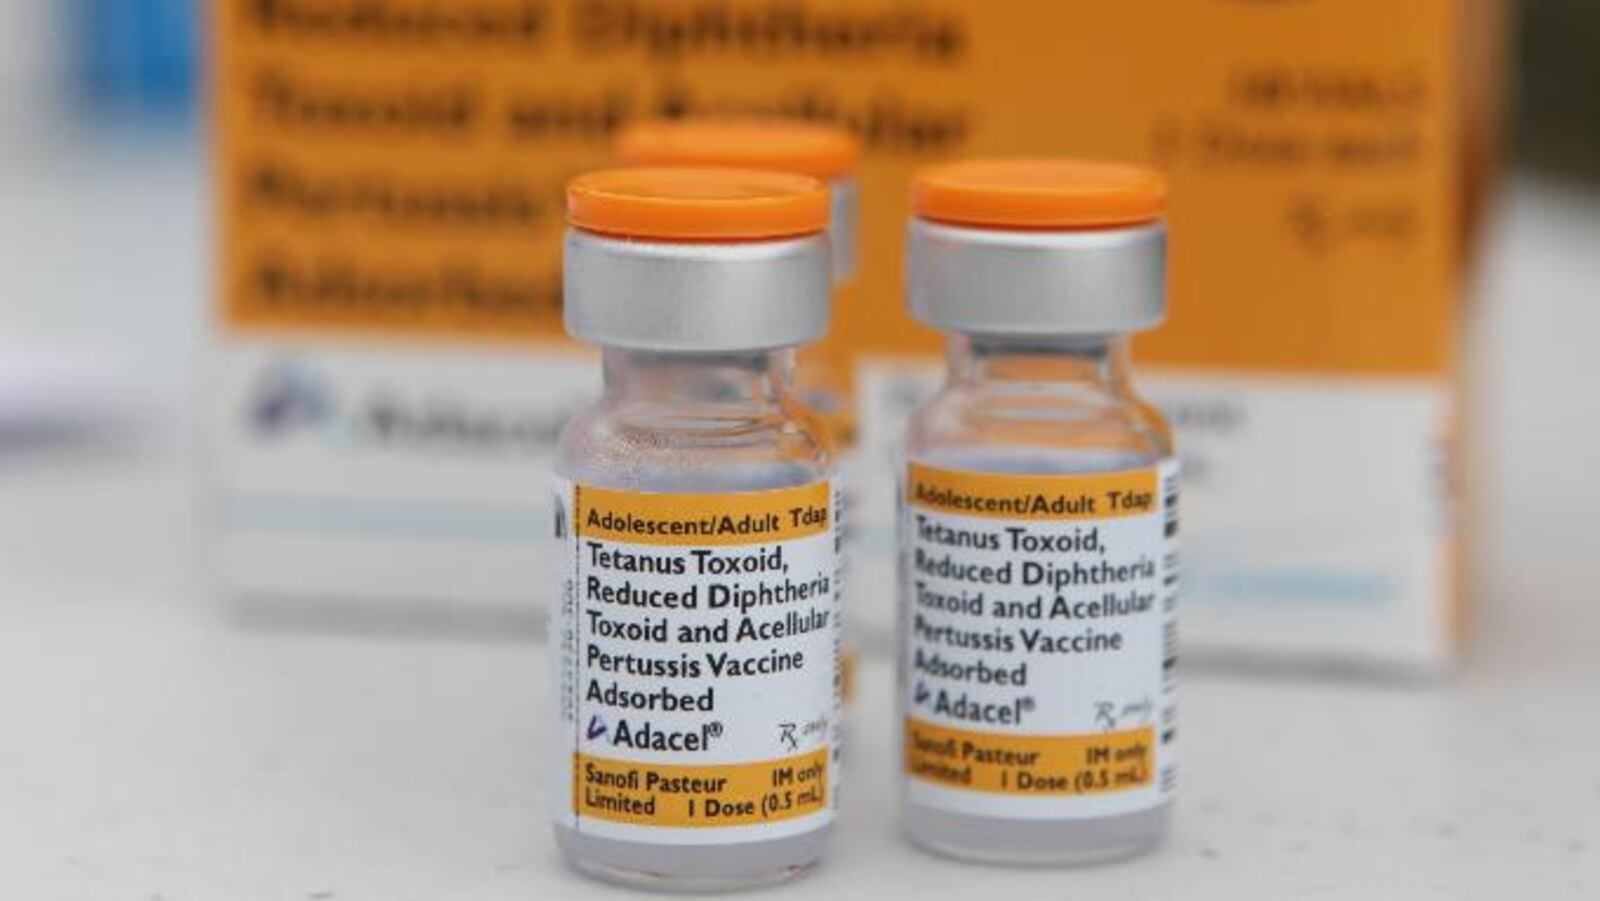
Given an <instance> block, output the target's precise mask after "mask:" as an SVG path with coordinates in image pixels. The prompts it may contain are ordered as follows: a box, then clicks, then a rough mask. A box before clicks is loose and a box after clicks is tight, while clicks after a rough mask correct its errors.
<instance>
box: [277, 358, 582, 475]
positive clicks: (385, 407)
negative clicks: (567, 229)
mask: <svg viewBox="0 0 1600 901" xmlns="http://www.w3.org/2000/svg"><path fill="white" fill-rule="evenodd" d="M351 378H352V379H353V378H354V377H351ZM363 382H364V383H363V384H360V385H358V386H356V388H355V389H353V390H352V389H351V388H350V387H349V386H346V385H338V386H337V387H338V389H339V390H335V386H336V385H335V381H334V379H333V378H332V377H331V376H330V374H329V371H328V370H327V369H326V367H323V366H319V365H317V364H316V363H314V362H313V361H312V360H310V359H309V358H307V357H305V356H302V355H290V356H284V357H281V358H278V359H276V360H274V361H272V362H271V363H270V364H268V365H267V366H266V368H265V369H263V370H262V372H261V375H260V376H259V378H258V379H257V382H256V386H255V389H254V391H252V392H251V394H250V396H249V400H248V408H249V409H248V420H249V426H250V430H251V432H252V433H253V434H254V435H256V436H257V437H258V438H259V439H262V440H267V441H282V440H287V439H288V438H289V437H290V436H292V435H295V434H299V433H302V432H305V433H314V434H316V435H318V436H319V437H320V438H321V440H322V441H323V442H325V443H326V444H328V445H329V446H331V447H336V448H340V449H362V448H366V449H370V448H384V449H390V450H403V451H414V452H426V453H454V454H475V455H483V456H542V455H545V454H548V453H549V452H550V449H551V448H552V447H554V445H555V442H556V438H557V437H558V436H559V435H560V432H561V426H562V424H563V423H565V422H566V420H567V418H568V417H569V416H570V415H571V412H572V409H570V408H571V407H574V406H575V405H576V404H578V403H580V402H581V401H582V398H581V397H576V396H575V397H573V398H571V399H570V400H569V402H568V403H567V404H564V405H562V406H561V407H560V408H558V409H549V408H541V409H517V408H513V407H510V406H508V405H505V404H495V403H490V402H486V401H482V400H480V399H476V398H472V397H470V396H469V395H468V394H467V392H465V391H462V390H459V389H457V390H446V389H444V388H441V387H438V386H432V387H427V386H416V385H407V386H400V385H397V384H393V383H391V382H389V381H387V380H385V379H382V378H381V377H377V378H374V377H367V378H365V379H363Z"/></svg>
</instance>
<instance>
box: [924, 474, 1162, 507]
mask: <svg viewBox="0 0 1600 901" xmlns="http://www.w3.org/2000/svg"><path fill="white" fill-rule="evenodd" d="M909 470H910V471H909V475H908V477H907V482H906V500H907V502H908V503H909V504H910V505H911V506H912V507H916V508H919V509H923V510H928V511H931V512H935V513H950V514H955V515H958V516H976V517H982V518H985V519H1015V520H1074V519H1109V518H1114V517H1121V516H1143V515H1145V514H1147V513H1154V512H1156V511H1157V510H1159V509H1160V508H1161V497H1160V494H1159V490H1158V486H1159V477H1158V475H1157V473H1156V470H1155V469H1154V468H1150V469H1134V470H1128V471H1125V472H1106V473H1088V474H1084V475H1032V474H1028V475H1012V474H1007V473H978V472H960V471H956V470H950V469H937V468H935V467H932V466H924V465H922V464H920V463H913V464H911V466H910V467H909Z"/></svg>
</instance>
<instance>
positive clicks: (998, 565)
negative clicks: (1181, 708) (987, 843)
mask: <svg viewBox="0 0 1600 901" xmlns="http://www.w3.org/2000/svg"><path fill="white" fill-rule="evenodd" d="M904 490H905V496H904V517H905V520H904V528H905V540H904V542H903V547H904V553H905V559H904V561H903V566H904V568H905V583H904V586H905V589H904V594H903V596H902V604H903V605H904V608H905V609H904V610H903V611H902V616H903V622H904V633H903V640H904V647H903V653H904V654H905V665H904V669H903V673H904V684H903V685H902V691H903V692H904V695H903V699H904V713H905V717H906V719H905V747H904V752H905V771H906V775H907V777H908V789H907V790H908V791H909V792H910V796H911V798H912V799H913V800H915V801H917V802H918V803H921V804H925V805H928V806H932V807H938V808H942V809H947V810H950V811H952V812H958V813H966V814H974V815H981V816H995V817H1011V818H1034V819H1047V818H1048V819H1079V818H1094V817H1102V816H1108V815H1115V814H1122V813H1132V812H1135V811H1140V810H1145V809H1148V808H1151V807H1155V806H1158V805H1160V804H1161V803H1163V802H1164V801H1166V800H1167V799H1168V798H1169V797H1170V796H1171V794H1172V792H1173V791H1174V790H1175V789H1176V782H1177V771H1176V757H1175V754H1174V751H1175V744H1174V742H1175V740H1176V737H1177V721H1176V707H1175V704H1174V701H1175V690H1176V688H1177V635H1176V621H1175V616H1176V607H1177V578H1178V561H1177V549H1176V536H1177V466H1176V464H1175V463H1174V462H1164V463H1162V464H1161V465H1159V466H1152V467H1149V468H1146V469H1137V470H1127V471H1121V472H1109V473H1093V474H1083V475H1033V474H1028V475H1012V474H998V473H980V472H963V471H955V470H949V469H938V468H934V467H930V466H923V465H920V464H915V463H913V464H912V465H910V467H909V468H908V472H907V477H906V481H905V483H904Z"/></svg>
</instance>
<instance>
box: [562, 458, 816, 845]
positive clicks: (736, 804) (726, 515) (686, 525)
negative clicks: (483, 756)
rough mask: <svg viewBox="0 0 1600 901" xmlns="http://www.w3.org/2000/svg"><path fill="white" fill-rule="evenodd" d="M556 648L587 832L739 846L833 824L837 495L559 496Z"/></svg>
mask: <svg viewBox="0 0 1600 901" xmlns="http://www.w3.org/2000/svg"><path fill="white" fill-rule="evenodd" d="M557 494H558V497H559V502H560V512H559V514H558V522H557V532H558V534H559V536H560V538H561V540H562V546H563V548H564V549H565V553H564V559H563V563H564V570H563V572H562V576H561V582H562V584H561V587H560V592H559V594H558V596H557V597H558V602H557V606H556V608H555V609H554V611H553V613H554V621H553V622H552V628H551V630H550V632H551V641H552V645H553V647H552V650H553V655H552V656H553V657H554V659H555V661H556V665H557V667H558V668H559V672H558V674H557V682H556V685H557V691H558V692H559V699H558V710H559V718H560V729H559V730H558V736H559V742H560V744H561V747H559V748H558V749H557V754H556V757H557V759H558V760H560V761H561V765H562V766H564V767H567V768H568V772H567V776H568V777H569V778H567V779H566V780H564V781H563V782H560V783H558V784H561V785H567V786H570V791H557V792H556V793H555V794H556V798H555V801H556V808H557V809H556V812H555V814H556V817H557V819H558V821H560V822H563V823H565V824H566V825H568V826H570V827H571V828H573V829H576V830H578V831H580V832H584V833H589V834H592V835H596V836H602V837H608V838H616V839H623V840H630V841H639V842H651V843H657V844H728V843H734V842H747V841H756V840H762V839H772V838H780V837H783V836H790V835H796V834H799V833H802V832H806V831H809V830H812V829H816V828H819V827H821V826H823V825H825V824H827V823H828V822H829V821H831V819H832V818H833V814H834V808H835V800H834V797H833V795H834V786H835V781H836V780H835V775H836V773H835V767H836V766H837V762H836V759H835V758H836V755H835V743H836V735H835V730H836V724H837V722H838V705H839V671H838V669H839V668H838V659H839V648H838V643H839V609H838V608H839V596H838V585H839V573H838V568H839V547H838V534H837V520H838V498H837V497H835V495H834V490H833V486H832V485H831V483H829V482H817V483H813V484H810V485H805V486H801V487H797V488H781V489H774V490H770V491H747V492H729V493H722V494H673V493H656V492H639V491H619V490H611V489H605V488H596V487H592V486H588V485H582V484H573V483H571V482H561V483H560V484H559V486H558V490H557Z"/></svg>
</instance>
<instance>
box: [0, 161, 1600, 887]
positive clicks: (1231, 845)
mask: <svg viewBox="0 0 1600 901" xmlns="http://www.w3.org/2000/svg"><path fill="white" fill-rule="evenodd" d="M84 165H87V164H86V163H84V162H83V161H81V160H80V161H76V162H74V161H70V160H69V161H65V162H63V161H59V160H56V161H40V162H38V163H37V166H38V170H39V171H38V172H36V173H34V174H33V175H32V176H30V177H29V178H28V179H25V180H20V181H17V180H16V179H17V176H16V175H15V174H13V175H11V176H8V177H7V181H8V182H11V181H15V183H14V184H8V185H7V187H8V193H7V196H8V197H11V198H14V199H12V200H10V201H8V203H9V204H10V212H8V213H7V214H6V215H5V216H3V217H0V239H3V240H4V241H5V242H6V245H7V246H14V247H22V248H24V251H25V252H24V253H21V254H15V255H13V256H14V259H13V260H12V262H11V263H8V266H10V267H11V268H10V269H9V270H8V271H5V272H0V296H5V297H7V298H13V297H16V298H25V299H23V300H20V301H19V302H17V303H12V304H8V305H6V306H5V307H4V308H0V327H5V328H9V329H11V330H12V331H13V332H14V333H24V334H44V335H50V336H54V337H61V336H72V337H74V339H76V338H77V337H82V336H84V335H89V336H90V337H93V338H97V339H105V340H107V341H114V339H116V338H117V337H118V334H119V333H120V332H124V331H126V330H127V329H129V328H133V329H136V330H138V331H137V335H138V336H139V340H138V341H135V342H131V343H125V344H124V345H118V346H124V347H126V348H128V349H129V351H128V352H129V353H130V354H131V358H132V359H133V360H135V361H136V363H137V365H136V366H134V367H133V368H132V369H130V370H129V371H130V379H131V380H132V381H133V382H134V383H136V384H135V385H134V387H135V388H136V389H137V390H135V391H134V392H133V393H134V394H135V395H136V396H137V398H138V403H139V404H141V405H142V406H141V410H142V414H141V416H140V420H141V421H142V422H143V423H144V425H142V426H140V427H138V428H133V429H123V430H118V431H116V432H114V433H111V434H107V435H102V436H90V437H89V438H88V439H86V440H77V441H73V442H70V443H67V444H64V445H62V444H56V443H51V442H45V443H43V444H37V445H36V444H31V443H28V442H22V443H20V444H11V445H5V446H0V499H3V500H0V686H4V687H3V688H0V702H3V709H5V711H6V712H7V714H8V715H9V721H10V723H11V726H10V728H8V729H5V730H0V873H3V874H4V877H3V881H4V883H5V885H6V886H7V888H8V891H7V892H6V894H7V895H8V896H9V895H12V894H14V895H15V896H16V897H22V898H28V899H30V901H52V899H73V901H77V899H101V898H106V899H112V898H115V899H138V901H153V899H163V901H188V899H197V901H214V899H230V901H233V899H237V901H256V899H262V901H266V899H273V901H276V899H342V901H353V899H382V901H409V899H417V901H437V899H441V898H450V899H474V901H476V899H518V901H526V899H529V898H547V897H548V898H554V897H589V898H603V897H613V896H615V897H622V896H624V895H633V894H634V893H632V892H627V891H625V890H622V889H615V888H610V887H606V886H602V885H597V884H594V883H591V882H588V881H587V880H584V879H583V878H581V877H579V876H576V875H574V874H572V873H570V872H569V871H567V870H566V869H564V868H563V867H562V865H561V863H560V861H559V858H558V856H557V853H556V851H555V847H554V844H553V841H552V839H551V837H550V834H549V831H548V827H547V826H546V818H545V814H544V810H545V805H544V801H543V797H542V792H543V786H542V785H541V779H540V776H541V773H542V771H543V769H544V767H545V764H546V763H547V761H546V760H545V758H544V748H543V742H542V741H541V740H540V728H539V724H540V717H541V715H542V713H543V710H544V707H543V698H542V685H541V676H542V673H543V662H542V650H541V648H540V646H539V643H538V641H537V640H536V639H535V638H534V637H533V636H531V635H527V634H522V633H515V634H501V635H499V636H498V637H495V638H485V637H483V636H482V634H480V635H479V636H478V637H472V636H470V635H466V634H461V633H459V632H457V633H452V634H422V633H417V632H394V631H391V632H382V631H379V632H362V631H351V630H338V629H331V628H323V629H301V630H294V629H288V628H281V627H280V628H274V629H264V628H262V627H259V626H257V627H247V626H244V625H241V624H239V623H237V622H235V621H233V620H231V619H230V618H229V617H227V616H226V615H224V613H223V612H222V611H220V610H218V609H217V608H216V606H215V605H213V604H212V603H211V602H210V601H209V600H208V598H207V597H206V592H205V591H204V588H203V586H202V585H201V583H200V580H199V579H198V578H197V577H196V576H195V575H194V573H195V571H196V566H195V563H196V560H197V559H198V554H197V551H196V549H195V547H196V543H197V539H199V538H203V536H198V535H197V534H196V529H195V524H194V517H193V506H194V476H193V469H194V452H193V449H192V447H191V446H190V442H189V440H188V436H189V434H190V433H191V430H192V425H193V421H192V416H191V414H189V412H188V410H189V409H190V407H191V406H192V405H191V403H190V394H189V392H191V391H192V390H193V386H194V379H193V378H192V375H193V372H194V371H195V369H196V361H197V360H198V357H197V355H196V352H195V350H194V347H195V344H196V341H197V335H198V334H199V331H200V329H199V327H198V323H199V322H200V318H199V317H200V313H199V310H200V305H201V298H202V296H203V285H204V266H203V265H202V258H203V254H204V248H205V246H206V241H205V236H204V217H203V215H202V212H201V211H202V209H203V201H202V197H201V191H200V187H199V186H200V184H201V178H200V174H199V170H200V167H199V165H198V163H197V160H196V158H195V157H194V156H193V155H192V154H190V155H187V156H181V157H180V158H178V159H176V160H172V159H168V158H166V157H160V158H150V159H134V160H123V161H120V162H118V163H116V165H115V167H112V169H111V170H107V169H106V168H105V167H104V165H103V164H102V163H101V162H96V163H95V168H94V171H95V172H96V173H98V174H97V175H95V176H94V179H95V180H94V181H93V182H92V184H91V185H90V186H89V187H82V186H79V187H76V188H74V187H71V186H70V185H69V184H68V183H69V182H71V184H73V185H78V184H80V181H81V179H80V176H81V175H82V173H81V172H77V170H75V169H74V167H75V166H84ZM118 167H120V168H118ZM13 188H14V189H15V190H10V189H13ZM63 197H64V198H65V200H63V199H62V198H63ZM108 198H109V199H108ZM113 201H116V202H113ZM148 204H157V205H164V206H160V208H161V209H164V210H165V211H166V214H165V215H166V216H167V219H168V221H167V223H166V225H167V227H165V228H161V229H150V228H147V227H142V226H141V220H140V219H139V217H138V216H136V215H135V213H134V212H132V211H131V210H132V209H134V208H141V205H142V208H143V209H145V210H148V209H149V206H148ZM124 206H126V207H129V211H122V212H119V210H120V209H121V208H122V207H124ZM1504 212H1505V214H1506V215H1505V216H1504V217H1503V218H1502V220H1501V224H1500V226H1499V227H1498V228H1497V229H1496V231H1495V234H1494V235H1493V237H1492V241H1491V243H1490V246H1489V252H1488V254H1487V263H1486V266H1485V269H1484V273H1483V279H1482V281H1483V285H1484V294H1483V300H1482V302H1481V303H1480V304H1478V305H1477V306H1475V307H1474V308H1472V310H1471V313H1470V317H1469V322H1470V326H1471V327H1470V330H1469V336H1468V339H1467V342H1466V343H1467V346H1468V348H1469V353H1468V355H1467V359H1468V360H1469V362H1470V365H1469V367H1468V368H1469V379H1468V382H1469V391H1468V397H1469V405H1468V411H1469V414H1468V421H1469V423H1470V431H1471V433H1472V435H1473V440H1472V443H1471V445H1470V455H1469V461H1468V463H1469V465H1468V470H1467V471H1468V473H1469V477H1468V480H1467V481H1468V484H1469V487H1470V489H1471V490H1472V492H1473V493H1472V494H1471V496H1470V498H1469V503H1468V510H1469V523H1470V527H1471V531H1472V534H1473V542H1472V545H1471V547H1472V549H1473V550H1472V553H1471V556H1470V559H1471V563H1470V568H1471V570H1472V574H1473V591H1472V595H1473V599H1474V604H1475V607H1474V614H1473V623H1472V638H1471V640H1470V643H1469V645H1468V651H1467V654H1466V656H1465V659H1464V661H1463V663H1462V665H1461V667H1460V669H1459V670H1458V671H1457V672H1456V673H1454V674H1452V675H1450V676H1449V677H1446V678H1443V679H1440V680H1438V681H1436V682H1432V683H1425V684H1415V683H1409V684H1396V683H1392V682H1382V681H1363V680H1359V679H1354V680H1352V679H1344V680H1337V679H1326V678H1315V677H1310V676H1303V675H1295V674H1292V673H1282V672H1226V671H1220V672H1219V671H1205V670H1201V671H1191V672H1188V673H1186V674H1185V682H1184V685H1183V689H1182V692H1183V695H1182V697H1183V702H1182V703H1183V721H1184V724H1185V738H1186V744H1185V746H1184V748H1183V767H1184V774H1185V789H1184V792H1183V794H1182V796H1181V797H1180V800H1179V804H1178V808H1177V816H1176V819H1175V826H1174V830H1173V833H1172V835H1171V838H1170V841H1169V842H1168V843H1167V844H1166V846H1165V847H1163V848H1162V849H1161V850H1159V851H1158V852H1157V853H1155V854H1153V855H1150V856H1147V857H1144V858H1140V859H1136V860H1133V861H1128V862H1124V863H1119V864H1114V865H1106V866H1099V867H1093V868H1088V869H1081V870H1015V869H1001V868H993V867H974V866H970V865H962V864H957V863H953V862H947V861H943V860H939V859H935V858H932V857H929V856H927V855H924V854H922V853H919V852H917V851H915V850H913V849H911V848H909V847H908V846H907V845H905V844H904V842H903V841H901V840H900V838H899V837H898V835H897V831H896V823H895V803H894V780H893V771H894V766H893V764H894V757H895V755H894V749H893V747H892V742H893V736H892V734H891V728H890V724H891V723H892V721H893V714H892V697H891V690H890V688H891V686H890V667H889V665H888V664H887V663H886V662H885V661H881V660H874V661H869V662H867V663H866V664H865V665H864V667H863V669H862V671H861V673H860V680H859V682H860V685H861V691H860V696H859V698H858V699H857V701H856V702H855V704H854V706H853V708H852V710H851V712H850V721H849V737H850V744H849V748H848V760H847V763H846V770H845V780H846V783H845V791H846V793H847V794H846V795H845V798H844V804H845V810H844V812H843V816H842V819H841V824H840V828H839V830H838V831H837V833H836V842H835V845H834V849H833V854H832V856H831V858H830V859H829V861H828V862H827V864H826V865H825V866H824V867H823V868H821V869H820V870H819V871H818V872H816V873H815V874H813V875H811V876H810V877H808V878H806V879H804V880H802V881H800V882H797V883H794V884H792V885H790V886H787V887H783V888H779V889H775V890H772V894H773V896H775V897H810V896H816V897H828V898H830V899H835V901H844V899H850V898H873V899H880V901H881V899H883V898H893V897H902V896H903V897H916V898H919V899H924V901H929V899H939V898H952V899H955V898H963V899H965V898H971V897H973V896H974V895H976V894H978V893H980V892H982V893H985V894H992V895H993V896H995V897H1035V896H1042V895H1045V894H1046V893H1049V894H1050V895H1051V896H1065V895H1066V894H1067V893H1069V892H1071V893H1078V892H1082V893H1083V896H1084V897H1094V896H1108V893H1113V894H1110V895H1109V896H1115V897H1125V898H1151V899H1154V898H1179V897H1181V898H1185V899H1207V898H1226V899H1229V901H1242V899H1252V898H1262V899H1269V898H1270V899H1284V898H1391V897H1395V898H1398V897H1405V898H1440V899H1445V898H1448V899H1461V898H1502V897H1511V896H1513V895H1516V896H1523V897H1535V898H1541V899H1564V898H1594V897H1600V767H1597V766H1596V763H1595V761H1597V760H1600V703H1597V702H1596V700H1595V697H1594V693H1595V691H1596V690H1597V689H1600V654H1596V653H1595V652H1594V649H1593V644H1594V642H1595V641H1596V636H1600V604H1596V603H1595V602H1594V591H1593V589H1592V588H1591V586H1592V585H1594V584H1597V582H1600V553H1597V552H1600V542H1597V540H1596V535H1597V534H1600V533H1597V530H1596V529H1595V527H1594V526H1593V524H1592V523H1591V522H1590V521H1589V519H1590V515H1591V511H1592V510H1594V509H1595V508H1596V506H1597V504H1600V477H1597V476H1595V475H1594V474H1593V471H1594V470H1593V467H1594V466H1595V463H1594V460H1595V450H1596V449H1597V448H1600V425H1597V422H1600V416H1596V415H1595V414H1597V413H1600V407H1597V405H1596V404H1595V403H1594V402H1593V399H1592V397H1588V396H1587V395H1586V394H1584V393H1583V392H1578V393H1576V394H1575V393H1574V392H1573V391H1572V390H1571V384H1570V383H1572V382H1574V381H1576V379H1577V376H1578V375H1579V374H1582V373H1585V372H1586V371H1587V369H1586V367H1585V364H1586V363H1587V362H1588V361H1587V356H1588V353H1589V347H1590V345H1591V344H1592V343H1593V340H1594V335H1595V334H1597V333H1600V304H1597V303H1595V299H1596V297H1597V296H1600V294H1597V289H1596V287H1595V286H1596V285H1597V284H1600V259H1597V257H1600V254H1596V253H1595V251H1596V249H1600V198H1596V197H1594V196H1586V195H1584V194H1583V193H1582V192H1579V191H1573V190H1569V189H1567V188H1565V187H1564V186H1560V185H1550V184H1544V183H1540V182H1537V181H1532V180H1527V179H1522V180H1519V181H1518V182H1517V183H1516V184H1515V187H1514V190H1513V191H1512V192H1511V193H1510V196H1509V198H1508V200H1507V203H1506V209H1505V211H1504ZM29 217H35V220H34V221H33V222H32V223H27V222H25V221H24V220H27V219H28V218H29ZM66 222H70V223H72V236H73V240H74V241H76V242H78V243H77V247H78V248H79V250H78V251H76V252H74V253H68V252H67V251H63V250H59V249H56V248H55V245H54V244H53V243H51V242H52V241H53V240H54V239H57V238H60V237H61V235H62V233H64V232H65V231H66V230H67V225H66V224H65V223H66ZM41 223H42V224H41ZM30 247H36V250H37V252H26V251H27V250H28V248H30ZM79 254H82V256H81V257H80V256H79ZM90 254H92V255H93V259H95V260H96V265H95V266H92V267H85V266H81V265H68V262H69V259H68V258H69V257H71V258H73V259H81V258H85V257H87V256H88V255H90ZM152 259H157V260H160V261H161V265H159V266H154V265H151V262H150V261H151V260H152ZM40 291H45V292H48V293H49V294H50V296H49V297H48V298H40V297H39V296H38V295H37V292H40ZM113 291H114V292H119V293H130V294H131V295H132V296H130V297H124V298H122V299H121V300H119V302H118V304H117V305H116V307H115V309H116V311H117V312H116V313H115V314H114V315H113V314H106V315H97V314H96V313H95V312H94V311H95V309H96V308H97V307H101V306H103V304H104V299H105V297H106V296H107V292H113ZM135 301H137V302H138V303H139V304H142V306H140V307H139V309H140V310H141V311H142V312H141V314H140V315H139V316H137V317H134V316H132V315H131V314H129V312H128V310H129V307H128V304H132V303H134V302H135ZM135 319H137V320H138V322H137V324H132V323H134V320H135ZM96 330H99V331H100V333H99V334H94V333H95V331H96ZM1580 384H1581V383H1580ZM1586 405H1587V406H1586ZM492 631H493V630H486V632H492Z"/></svg>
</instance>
